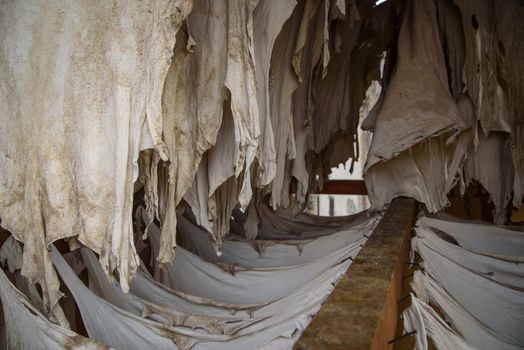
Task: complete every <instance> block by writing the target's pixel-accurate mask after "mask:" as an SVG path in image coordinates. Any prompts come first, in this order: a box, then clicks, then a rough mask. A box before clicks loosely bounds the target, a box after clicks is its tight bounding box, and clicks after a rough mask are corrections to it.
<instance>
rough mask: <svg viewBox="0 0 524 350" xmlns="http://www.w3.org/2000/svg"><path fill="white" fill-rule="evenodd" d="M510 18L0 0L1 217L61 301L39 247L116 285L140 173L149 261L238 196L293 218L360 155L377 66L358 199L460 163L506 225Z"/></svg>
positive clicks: (48, 294)
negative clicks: (180, 222)
mask: <svg viewBox="0 0 524 350" xmlns="http://www.w3.org/2000/svg"><path fill="white" fill-rule="evenodd" d="M523 18H524V10H523V5H522V3H521V2H519V1H517V0H507V1H493V0H483V1H481V2H471V1H462V0H456V1H451V0H437V1H433V0H420V1H418V0H417V1H400V0H390V1H387V2H385V3H382V4H380V5H376V4H375V2H374V1H369V0H346V1H340V0H299V1H295V0H223V1H202V0H194V1H191V0H175V1H167V0H148V1H140V2H137V3H132V4H127V3H126V4H124V3H120V2H116V3H115V4H96V5H95V4H88V3H82V2H79V1H76V0H68V1H66V2H64V1H46V2H45V4H44V3H42V2H40V1H26V2H23V3H20V2H7V3H6V4H3V6H1V8H0V37H1V38H2V41H1V43H0V75H1V76H2V77H3V79H2V80H1V81H0V136H1V137H0V169H1V171H0V174H1V175H0V218H1V219H2V227H4V228H5V229H7V230H9V231H10V232H11V233H12V234H13V235H14V237H15V238H16V239H17V240H18V241H20V242H22V243H23V256H24V258H23V266H22V275H24V276H26V277H28V278H30V279H31V280H32V281H35V282H36V283H38V284H39V285H40V286H41V288H42V291H43V304H44V305H45V311H46V312H47V313H49V314H56V313H59V311H58V309H55V307H56V305H57V301H58V300H59V298H60V296H61V293H60V291H59V282H58V278H57V275H56V272H55V270H54V268H53V265H52V263H51V256H50V253H49V251H48V247H49V245H50V244H51V243H52V242H55V241H57V240H60V239H67V240H68V242H69V244H70V245H71V247H76V246H78V242H80V243H82V244H83V245H84V246H86V247H88V248H90V249H91V250H92V251H94V252H96V253H97V254H98V255H99V260H100V263H101V265H102V268H103V270H104V271H105V272H106V274H108V275H112V274H113V273H114V272H115V271H116V272H117V273H118V275H119V282H120V284H121V286H122V289H123V290H124V291H125V292H127V291H129V289H130V282H131V280H132V278H133V276H135V275H136V273H137V271H138V269H139V266H140V260H139V258H138V254H137V252H136V248H135V245H134V240H133V195H134V193H135V191H136V190H138V189H140V188H143V189H144V193H145V203H146V206H147V208H146V214H147V215H146V220H145V221H146V226H148V227H152V226H151V225H152V224H153V223H154V222H155V221H156V222H158V223H160V230H161V234H160V237H159V238H158V239H159V243H158V249H157V250H156V251H155V254H157V256H155V258H156V259H157V260H156V261H157V262H156V263H158V264H161V265H162V264H168V263H169V262H171V261H173V259H174V247H175V245H176V227H177V212H179V213H180V212H183V211H184V210H185V208H186V207H189V208H190V209H191V210H192V212H193V214H194V217H195V222H196V224H198V225H200V226H202V227H203V228H205V229H206V230H207V231H208V232H210V233H211V235H210V239H211V241H212V244H213V247H214V250H215V251H216V252H217V253H220V252H221V251H222V250H224V249H225V248H224V244H225V243H224V241H225V236H226V235H227V234H228V233H229V231H230V229H231V227H230V219H231V215H232V214H233V213H234V212H235V211H238V210H241V211H246V210H247V216H246V217H245V218H244V219H243V221H242V224H243V225H244V229H245V231H246V236H247V237H248V238H250V239H254V238H255V237H257V235H258V234H259V226H261V225H262V224H260V223H261V222H262V221H263V220H264V219H263V216H261V213H262V212H263V211H264V210H265V209H261V208H262V207H263V206H265V205H266V204H267V203H270V204H271V206H272V208H273V209H292V210H294V213H295V214H296V213H297V212H299V211H300V210H301V209H303V207H304V205H305V203H306V200H307V195H308V193H309V192H310V191H311V189H312V188H313V186H314V184H315V183H316V182H317V181H318V182H320V183H321V182H322V181H323V180H324V179H325V178H326V177H327V175H328V172H329V168H330V167H331V166H336V165H337V164H338V163H339V162H341V161H345V160H346V159H348V158H352V159H353V160H356V159H357V158H358V152H356V151H355V150H358V147H357V146H355V143H356V142H357V140H358V138H357V137H356V133H357V128H358V124H359V119H360V108H361V106H362V104H363V102H364V100H365V98H366V91H367V89H368V87H369V86H370V84H371V83H372V81H374V80H376V81H379V83H380V85H381V87H382V92H381V97H380V99H379V102H378V103H377V105H376V106H375V107H374V108H373V109H372V111H371V113H370V114H369V116H368V118H367V119H366V120H365V121H364V123H363V126H364V127H366V128H367V129H370V130H373V131H374V138H373V143H372V145H371V150H370V152H369V156H368V158H367V159H368V160H367V164H366V173H365V179H366V183H367V186H368V190H369V194H370V199H371V201H372V204H373V206H374V207H375V208H382V207H383V206H385V205H387V204H388V203H389V202H390V201H391V200H392V199H393V198H394V197H397V196H409V197H413V198H416V199H417V200H418V201H420V202H422V203H424V204H426V206H427V207H428V209H429V210H430V211H432V212H434V211H438V210H440V209H442V208H444V207H445V206H447V205H448V202H447V197H446V194H447V193H448V192H449V191H450V190H451V189H452V188H453V187H454V186H455V185H456V184H457V183H460V184H461V187H462V189H464V188H465V186H466V185H467V184H468V183H469V182H471V181H472V180H473V179H475V180H478V181H479V182H480V183H481V184H482V185H483V186H484V187H485V188H486V190H487V191H488V192H489V194H490V196H491V198H492V200H493V202H494V204H495V207H496V213H495V217H496V218H497V221H499V222H500V221H503V220H504V213H505V210H506V208H507V206H508V205H511V204H512V205H515V206H518V205H519V204H520V201H521V199H522V196H523V191H524V142H523V137H522V131H521V130H522V126H523V123H524V119H523V118H524V116H523V111H524V107H523V103H524V102H523V101H524V99H522V98H521V97H522V91H523V89H522V88H523V86H522V84H523V81H522V79H519V77H520V76H521V75H522V74H521V70H522V68H521V67H522V65H521V64H518V62H522V61H523V57H522V54H523V52H524V49H523V48H522V45H524V40H522V39H523V38H522V35H524V34H523V33H524V30H523V29H524V28H522V26H523V23H524V21H523V20H522V19H523ZM399 24H400V28H399ZM382 61H384V62H383V69H381V62H382ZM487 163H488V164H493V166H490V167H485V166H483V165H484V164H487ZM290 189H292V192H293V193H292V195H290Z"/></svg>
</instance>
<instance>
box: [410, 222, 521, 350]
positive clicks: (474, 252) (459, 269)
mask: <svg viewBox="0 0 524 350" xmlns="http://www.w3.org/2000/svg"><path fill="white" fill-rule="evenodd" d="M441 217H443V218H446V219H435V218H429V217H422V218H420V219H419V220H418V222H417V226H416V228H415V231H416V236H415V237H414V238H413V239H412V242H411V245H412V254H414V253H415V252H416V253H418V254H419V255H420V257H421V258H422V260H423V261H422V262H421V267H422V268H423V269H424V270H423V272H421V271H417V272H416V273H415V275H414V280H413V289H414V291H415V292H416V295H417V298H419V299H420V300H418V299H416V298H415V297H413V300H414V302H413V303H412V305H411V307H410V308H409V309H408V310H407V311H405V312H404V316H403V317H404V319H405V320H404V325H405V330H406V331H412V330H415V329H416V330H417V331H418V333H417V338H419V339H418V340H417V349H427V343H424V340H423V339H421V338H422V337H424V336H425V334H426V333H425V331H427V333H428V334H429V335H430V336H431V337H432V338H433V339H434V341H435V344H436V345H437V348H439V349H445V348H447V347H446V346H447V345H445V344H450V343H451V344H455V345H454V346H455V347H456V348H457V349H469V348H477V349H521V348H523V347H524V333H523V332H522V325H523V324H524V265H523V263H524V253H523V252H524V232H523V231H522V228H516V227H501V226H494V225H489V224H482V223H475V222H467V221H461V220H457V219H451V218H450V217H447V216H444V215H441ZM455 242H456V244H455ZM428 301H431V302H433V303H435V304H436V305H438V306H439V307H440V308H441V309H442V311H443V312H444V314H445V315H446V317H447V318H448V319H449V320H450V321H451V324H452V326H453V328H454V329H455V330H456V331H457V332H458V333H459V334H460V335H461V336H459V335H457V334H456V333H455V331H453V330H451V329H448V328H449V327H446V325H445V322H443V321H441V320H440V317H439V316H438V315H436V314H433V313H432V312H431V311H430V310H431V308H429V309H428V307H427V305H426V304H427V302H428ZM423 328H425V330H424V329H423ZM462 337H463V339H462Z"/></svg>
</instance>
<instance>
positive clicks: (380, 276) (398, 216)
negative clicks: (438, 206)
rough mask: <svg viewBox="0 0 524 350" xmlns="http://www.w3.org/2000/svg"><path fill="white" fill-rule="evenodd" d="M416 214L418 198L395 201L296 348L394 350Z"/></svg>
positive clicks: (311, 349) (308, 349)
mask: <svg viewBox="0 0 524 350" xmlns="http://www.w3.org/2000/svg"><path fill="white" fill-rule="evenodd" d="M415 213H416V202H415V201H414V200H413V199H407V198H399V199H395V200H394V201H393V203H392V204H391V206H390V207H389V209H388V210H387V211H386V213H385V215H384V217H383V219H382V220H381V221H380V223H379V224H378V225H377V227H376V228H375V230H374V231H373V234H372V235H371V237H370V238H369V239H368V240H367V242H366V244H365V245H364V247H363V248H362V250H361V251H360V253H359V254H358V256H357V257H356V258H355V261H354V262H353V264H352V265H351V267H350V268H349V269H348V271H347V272H346V273H345V275H344V276H343V277H342V279H341V280H340V282H339V283H338V284H337V286H336V287H335V290H334V291H333V293H332V294H331V295H330V296H329V297H328V299H327V300H326V302H325V303H324V304H323V305H322V307H321V309H320V311H319V312H318V314H317V315H316V316H315V317H314V319H313V321H312V322H311V324H310V326H309V327H308V328H307V329H306V331H305V332H304V334H303V335H302V337H301V338H300V339H299V341H298V342H297V344H296V345H295V347H294V348H295V349H297V350H313V349H315V350H318V349H350V350H357V349H358V350H364V349H365V350H367V349H391V348H392V344H388V342H389V341H390V340H392V339H393V338H394V337H395V330H396V326H397V319H398V307H397V300H399V299H400V297H401V293H402V278H403V276H404V273H405V271H406V267H407V264H406V262H407V261H408V257H409V243H410V238H411V229H412V227H413V223H414V220H415Z"/></svg>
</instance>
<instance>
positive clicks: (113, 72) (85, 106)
mask: <svg viewBox="0 0 524 350" xmlns="http://www.w3.org/2000/svg"><path fill="white" fill-rule="evenodd" d="M190 10H191V2H190V1H184V0H180V1H162V0H151V1H140V2H133V3H123V2H117V3H115V4H113V3H83V2H78V1H67V2H63V1H46V2H40V1H24V2H18V1H7V2H4V3H3V4H2V6H1V7H0V37H1V38H2V40H1V44H0V75H1V76H2V77H3V78H2V79H1V81H0V106H1V107H0V125H1V130H2V137H1V138H0V174H1V175H0V217H1V218H2V226H3V227H5V228H6V229H8V230H9V231H10V232H12V233H13V234H14V235H15V237H16V238H17V239H18V240H19V241H21V242H23V243H24V264H23V267H22V274H23V275H24V276H27V277H29V278H31V279H32V280H33V281H36V282H38V283H39V284H40V285H41V286H42V290H43V295H44V302H45V305H46V306H47V308H52V307H53V306H54V305H55V304H56V302H57V300H58V298H59V297H60V293H59V291H58V279H57V277H56V274H55V272H54V270H53V268H52V266H51V263H50V261H49V253H48V251H47V245H48V244H49V243H51V242H53V241H55V240H58V239H61V238H64V237H71V236H77V235H78V238H79V240H80V241H81V242H82V243H83V244H85V245H86V246H88V247H90V248H91V249H93V250H94V251H96V252H98V253H100V254H101V261H102V264H103V266H104V269H105V270H106V271H113V270H115V269H118V272H119V274H120V276H121V282H122V287H123V289H124V290H127V289H128V284H127V282H128V280H129V279H130V278H131V277H132V276H133V274H134V272H135V271H136V268H137V267H138V257H137V255H136V253H135V248H134V245H133V239H132V235H133V231H132V221H131V220H132V218H131V217H132V214H131V209H132V199H133V183H134V181H135V180H136V178H137V176H138V166H137V159H138V153H139V151H140V150H141V149H144V148H153V147H154V148H156V150H157V152H158V153H159V156H160V157H162V158H164V159H166V160H167V156H168V154H167V153H166V147H165V144H164V143H163V141H162V139H161V132H162V112H161V103H160V101H161V97H162V87H163V84H164V80H165V77H166V74H167V70H168V68H169V65H170V62H171V56H172V49H173V46H174V44H175V35H176V32H177V30H178V29H179V27H180V25H181V24H182V21H183V20H184V18H185V17H186V16H187V15H188V14H189V12H190Z"/></svg>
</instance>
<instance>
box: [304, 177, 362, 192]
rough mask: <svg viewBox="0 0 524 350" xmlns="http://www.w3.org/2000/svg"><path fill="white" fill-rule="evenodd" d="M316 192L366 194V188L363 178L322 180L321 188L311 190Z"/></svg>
mask: <svg viewBox="0 0 524 350" xmlns="http://www.w3.org/2000/svg"><path fill="white" fill-rule="evenodd" d="M313 193H318V194H359V195H362V196H367V194H368V189H367V187H366V183H365V182H364V181H363V180H329V181H326V182H324V184H323V187H322V190H317V191H313Z"/></svg>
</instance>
